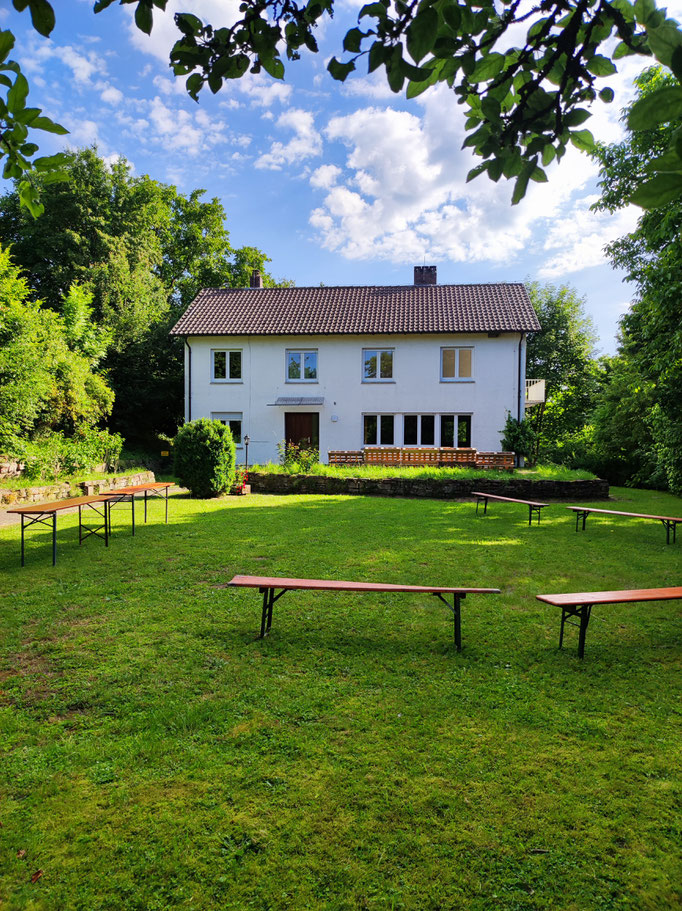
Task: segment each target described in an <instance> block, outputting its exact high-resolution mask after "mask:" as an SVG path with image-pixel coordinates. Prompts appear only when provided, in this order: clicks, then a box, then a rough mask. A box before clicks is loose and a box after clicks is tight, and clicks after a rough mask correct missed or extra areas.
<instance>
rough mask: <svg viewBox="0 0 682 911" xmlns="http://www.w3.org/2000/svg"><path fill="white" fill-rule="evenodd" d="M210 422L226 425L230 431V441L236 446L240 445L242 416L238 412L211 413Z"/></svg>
mask: <svg viewBox="0 0 682 911" xmlns="http://www.w3.org/2000/svg"><path fill="white" fill-rule="evenodd" d="M211 420H213V421H220V423H221V424H227V426H228V427H229V428H230V430H231V431H232V439H233V440H234V442H235V445H236V446H241V445H242V420H243V415H242V413H241V412H240V411H239V412H237V411H233V412H229V411H212V412H211Z"/></svg>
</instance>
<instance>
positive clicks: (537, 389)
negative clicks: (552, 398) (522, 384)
mask: <svg viewBox="0 0 682 911" xmlns="http://www.w3.org/2000/svg"><path fill="white" fill-rule="evenodd" d="M544 401H545V381H544V380H526V408H532V407H533V405H541V404H542V402H544Z"/></svg>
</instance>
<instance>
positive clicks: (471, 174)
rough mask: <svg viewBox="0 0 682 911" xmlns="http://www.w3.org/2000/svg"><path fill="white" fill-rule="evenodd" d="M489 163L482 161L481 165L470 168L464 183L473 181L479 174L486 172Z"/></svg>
mask: <svg viewBox="0 0 682 911" xmlns="http://www.w3.org/2000/svg"><path fill="white" fill-rule="evenodd" d="M489 164H490V162H488V161H484V162H483V164H479V165H476V167H475V168H472V169H471V170H470V171H469V173H468V174H467V179H466V182H467V183H469V181H471V180H473V179H474V178H475V177H478V175H479V174H482V173H483V172H484V171H487V170H488V165H489Z"/></svg>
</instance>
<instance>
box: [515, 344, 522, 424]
mask: <svg viewBox="0 0 682 911" xmlns="http://www.w3.org/2000/svg"><path fill="white" fill-rule="evenodd" d="M523 339H524V333H523V332H521V333H519V370H518V374H519V375H518V383H519V385H518V390H519V395H518V400H517V403H516V420H517V421H519V422H520V421H521V347H522V345H523Z"/></svg>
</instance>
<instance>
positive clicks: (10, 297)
mask: <svg viewBox="0 0 682 911" xmlns="http://www.w3.org/2000/svg"><path fill="white" fill-rule="evenodd" d="M66 311H67V314H68V315H67V316H66V317H64V318H63V317H61V316H59V315H58V314H57V313H55V312H54V311H52V310H49V309H47V308H45V307H43V306H42V305H41V303H40V302H39V301H34V300H32V299H31V294H30V288H29V286H28V283H27V281H26V279H25V278H23V277H22V276H21V274H20V270H19V269H18V268H17V266H15V265H14V263H13V262H12V260H11V258H10V255H9V252H8V251H7V250H6V249H3V248H0V450H2V451H9V452H13V451H15V450H16V448H17V445H18V444H19V442H20V440H21V439H22V438H28V437H31V436H35V435H36V434H39V433H41V432H44V431H50V430H52V431H65V432H66V433H67V434H73V433H74V432H75V431H77V430H78V429H79V428H82V427H84V426H92V425H95V424H96V423H97V422H99V421H100V420H101V419H102V418H104V417H106V416H107V415H108V414H109V413H110V411H111V407H112V403H113V393H112V391H111V389H109V387H108V386H107V384H106V382H105V380H104V379H103V377H102V376H100V375H97V374H96V373H95V372H94V367H95V366H96V364H97V362H98V360H99V359H100V357H101V356H102V353H103V350H102V345H103V344H104V339H103V338H100V339H97V340H96V339H95V334H92V335H90V334H89V330H88V329H87V328H86V326H85V325H83V323H82V320H81V317H85V318H87V311H88V298H87V296H86V295H84V294H83V293H82V292H81V291H80V290H79V289H77V288H73V289H72V291H71V295H70V302H69V304H68V306H67V308H66Z"/></svg>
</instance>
